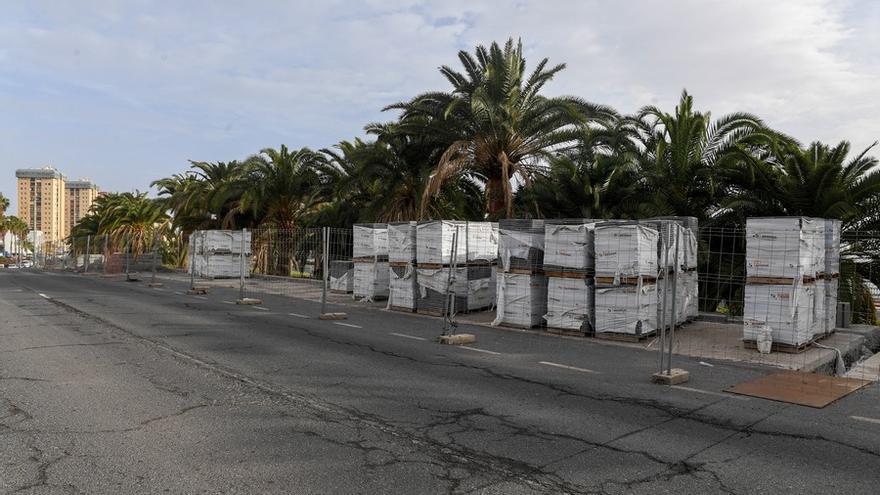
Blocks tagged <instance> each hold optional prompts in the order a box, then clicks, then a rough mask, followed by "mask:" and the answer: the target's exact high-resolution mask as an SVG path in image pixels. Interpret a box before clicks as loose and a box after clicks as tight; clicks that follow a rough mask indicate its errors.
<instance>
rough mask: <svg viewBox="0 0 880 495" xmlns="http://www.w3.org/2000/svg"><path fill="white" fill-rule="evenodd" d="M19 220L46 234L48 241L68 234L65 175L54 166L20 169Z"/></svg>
mask: <svg viewBox="0 0 880 495" xmlns="http://www.w3.org/2000/svg"><path fill="white" fill-rule="evenodd" d="M15 177H16V178H17V179H18V218H20V219H22V220H23V221H24V222H25V223H26V224H27V225H28V228H30V229H31V230H39V231H42V232H43V235H44V238H45V240H46V241H50V242H51V241H60V240H61V239H63V238H64V237H65V236H66V235H67V228H68V227H67V219H66V218H65V216H64V196H65V188H64V175H63V174H62V173H61V172H59V171H58V170H57V169H55V168H53V167H43V168H29V169H19V170H16V171H15Z"/></svg>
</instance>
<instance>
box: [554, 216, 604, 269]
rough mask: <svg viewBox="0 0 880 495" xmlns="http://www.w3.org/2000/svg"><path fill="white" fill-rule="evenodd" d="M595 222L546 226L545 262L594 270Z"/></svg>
mask: <svg viewBox="0 0 880 495" xmlns="http://www.w3.org/2000/svg"><path fill="white" fill-rule="evenodd" d="M595 228H596V224H595V223H582V224H575V225H550V224H548V225H545V226H544V245H545V248H544V264H545V265H548V266H553V267H557V266H558V267H562V268H571V269H574V270H585V271H586V270H589V271H592V269H593V266H594V264H595V260H594V244H593V243H594V239H593V238H594V236H593V231H594V229H595Z"/></svg>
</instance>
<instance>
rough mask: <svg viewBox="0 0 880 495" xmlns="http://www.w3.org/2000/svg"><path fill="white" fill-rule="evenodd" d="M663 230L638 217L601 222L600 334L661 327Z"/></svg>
mask: <svg viewBox="0 0 880 495" xmlns="http://www.w3.org/2000/svg"><path fill="white" fill-rule="evenodd" d="M659 235H660V234H659V232H658V231H657V230H656V229H653V228H651V227H649V226H647V225H643V224H641V223H639V222H625V221H617V222H601V223H598V224H596V228H595V259H596V268H595V270H596V297H595V301H596V302H595V308H596V325H595V332H596V336H597V337H602V336H609V337H610V336H613V335H623V336H636V337H638V338H641V337H643V336H647V335H651V334H653V333H654V332H655V331H656V330H657V311H658V310H657V297H658V296H657V273H658V268H659V267H658V261H657V258H658V255H657V249H658V248H657V246H658V242H659Z"/></svg>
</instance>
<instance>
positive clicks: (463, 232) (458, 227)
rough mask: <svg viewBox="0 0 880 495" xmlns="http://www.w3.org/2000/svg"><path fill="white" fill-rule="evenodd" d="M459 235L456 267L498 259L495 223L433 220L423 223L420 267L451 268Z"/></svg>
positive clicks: (419, 237)
mask: <svg viewBox="0 0 880 495" xmlns="http://www.w3.org/2000/svg"><path fill="white" fill-rule="evenodd" d="M455 232H458V245H457V248H456V251H455V260H454V261H455V264H456V265H462V264H468V263H484V264H491V263H494V262H495V260H496V259H497V257H498V226H497V224H493V223H491V222H464V221H456V220H433V221H428V222H419V224H418V226H417V232H416V259H417V260H418V263H419V264H434V265H450V264H452V262H453V259H452V254H453V253H452V239H453V235H454V233H455Z"/></svg>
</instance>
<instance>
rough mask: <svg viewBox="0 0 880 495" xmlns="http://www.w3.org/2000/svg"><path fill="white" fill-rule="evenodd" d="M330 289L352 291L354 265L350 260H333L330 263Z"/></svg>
mask: <svg viewBox="0 0 880 495" xmlns="http://www.w3.org/2000/svg"><path fill="white" fill-rule="evenodd" d="M329 264H330V291H331V292H336V293H339V294H351V293H352V292H353V291H354V267H353V266H352V262H351V261H347V260H335V261H331V262H330V263H329Z"/></svg>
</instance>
